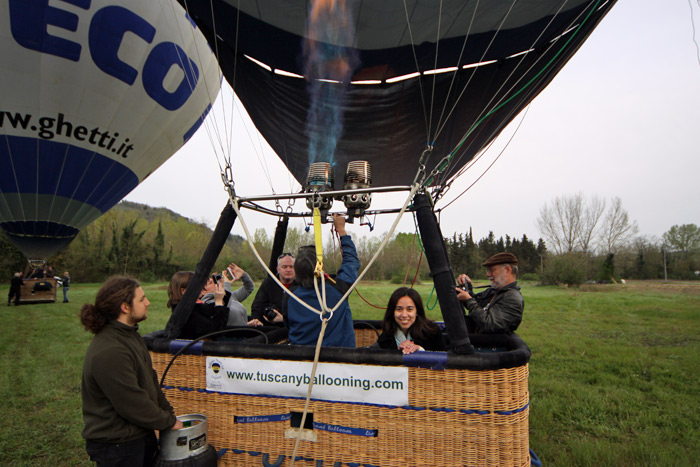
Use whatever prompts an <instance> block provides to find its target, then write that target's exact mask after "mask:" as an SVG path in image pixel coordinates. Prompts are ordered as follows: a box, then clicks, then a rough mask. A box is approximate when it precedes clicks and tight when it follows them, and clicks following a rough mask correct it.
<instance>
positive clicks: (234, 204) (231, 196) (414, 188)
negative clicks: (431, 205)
mask: <svg viewBox="0 0 700 467" xmlns="http://www.w3.org/2000/svg"><path fill="white" fill-rule="evenodd" d="M419 189H420V185H419V184H418V183H414V184H413V185H412V186H411V190H410V191H409V193H408V196H407V197H406V201H405V202H404V204H403V206H402V207H401V210H400V211H399V213H398V215H397V216H396V219H395V220H394V223H393V224H392V226H391V228H390V229H389V232H387V234H386V236H385V237H384V240H383V241H382V243H381V244H380V245H379V248H378V249H377V251H376V253H375V254H374V256H373V257H372V259H370V261H369V263H367V266H365V268H364V269H363V270H362V272H361V273H360V275H359V276H358V277H357V279H356V280H355V282H353V283H352V285H350V287H349V288H348V291H347V292H345V295H343V296H342V297H341V298H340V300H339V301H338V303H337V304H336V305H335V307H333V308H332V309H330V310H329V312H330V313H334V312H335V311H336V310H337V309H338V307H340V305H341V304H342V303H343V301H345V300H346V299H347V298H348V296H349V295H350V294H351V293H352V291H353V290H355V288H356V287H357V284H358V283H359V282H360V281H361V280H362V278H363V277H364V275H365V274H366V273H367V271H368V270H369V268H370V267H371V266H372V264H374V262H375V261H376V259H377V258H378V257H379V254H380V253H381V252H382V251H383V250H384V247H386V245H387V243H389V240H390V239H391V236H392V235H393V234H394V231H395V230H396V227H397V226H398V225H399V221H400V220H401V217H403V214H404V213H405V212H406V209H408V206H409V204H410V203H411V200H412V199H413V196H414V195H415V194H416V192H418V190H419ZM229 200H230V202H231V205H232V207H233V210H234V211H235V212H236V215H237V216H238V219H240V222H241V226H242V227H243V232H244V233H245V236H246V240H247V241H248V245H249V246H250V249H251V250H252V251H253V254H254V255H255V257H256V258H257V259H258V262H259V263H260V265H261V266H262V267H263V268H264V269H265V271H267V273H268V275H269V276H270V277H271V278H272V279H273V280H274V281H275V282H276V283H277V284H278V285H279V286H280V287H281V288H282V290H283V291H284V292H285V293H287V294H289V295H290V296H291V297H292V298H293V299H294V300H296V301H297V302H298V303H300V304H301V305H302V306H304V307H305V308H307V309H309V310H311V311H313V312H314V313H316V314H317V315H322V314H323V312H322V311H319V310H317V309H315V308H313V307H312V306H310V305H308V304H307V303H306V302H304V301H303V300H302V299H300V298H299V297H297V296H296V295H295V294H294V292H292V291H291V290H289V289H288V288H287V287H285V286H284V285H282V283H281V282H280V281H279V279H278V278H277V277H276V276H275V275H274V274H273V273H272V271H271V270H270V268H269V267H268V265H267V263H266V262H265V261H263V259H262V257H261V256H260V253H259V252H258V250H257V248H256V247H255V244H254V243H253V240H252V236H251V235H250V231H249V230H248V226H247V225H246V222H245V219H243V216H242V215H241V210H240V207H239V206H238V201H237V200H236V199H235V196H234V194H233V191H232V190H229ZM421 248H422V244H421Z"/></svg>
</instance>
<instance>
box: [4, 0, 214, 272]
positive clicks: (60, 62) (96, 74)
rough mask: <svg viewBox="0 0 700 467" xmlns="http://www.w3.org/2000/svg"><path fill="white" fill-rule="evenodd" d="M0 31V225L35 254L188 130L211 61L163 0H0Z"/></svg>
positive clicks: (147, 169)
mask: <svg viewBox="0 0 700 467" xmlns="http://www.w3.org/2000/svg"><path fill="white" fill-rule="evenodd" d="M0 30H1V31H2V32H0V34H1V35H2V40H1V41H0V42H1V44H0V84H1V90H0V93H1V95H2V99H0V167H2V172H1V173H0V225H1V226H2V228H3V230H4V231H5V232H7V234H8V235H9V237H10V239H12V241H13V242H14V243H15V245H17V247H18V248H19V249H20V250H21V251H22V252H23V253H24V255H25V256H27V257H28V258H30V259H32V258H34V259H41V258H45V257H47V256H50V255H52V254H54V253H56V252H58V251H60V250H61V249H62V248H64V247H65V246H67V245H68V244H69V243H70V241H71V240H72V239H73V238H75V236H76V235H77V234H78V232H79V231H80V229H81V228H83V227H85V226H86V225H88V224H89V223H90V222H92V221H93V220H95V219H97V218H98V217H99V216H100V215H101V214H103V213H104V212H106V211H107V210H108V209H110V208H111V207H112V206H114V205H115V204H116V203H117V202H119V201H120V200H121V199H122V198H123V197H124V196H126V195H127V194H128V193H129V192H130V191H131V190H133V189H134V188H135V187H136V186H137V185H138V184H139V183H141V182H142V181H143V180H144V179H145V178H146V177H148V175H149V174H150V173H151V172H152V171H153V170H155V169H156V168H157V167H158V166H160V165H161V164H162V163H163V162H165V160H167V159H168V157H170V156H171V155H172V154H173V153H175V152H176V151H177V150H178V148H180V147H181V146H182V145H183V144H184V143H185V142H186V141H187V140H188V139H189V138H190V137H191V136H192V134H193V133H194V132H195V131H196V130H197V128H198V127H199V125H200V124H201V122H202V119H203V118H204V116H205V115H206V114H207V112H208V110H209V108H210V106H211V102H213V101H214V99H215V98H216V94H217V93H218V89H219V81H220V78H219V68H218V65H217V61H216V58H215V56H214V54H213V52H212V51H211V49H210V48H209V46H208V44H207V42H206V40H205V39H204V37H203V36H202V34H201V33H200V32H199V30H198V29H197V27H196V25H195V24H194V23H193V22H192V21H191V20H190V19H189V18H188V17H187V15H186V13H185V11H184V10H183V9H182V7H181V6H180V5H179V4H177V3H175V2H174V1H171V0H157V1H156V0H154V1H148V2H143V1H139V0H127V1H99V0H98V1H95V0H93V1H79V2H58V3H54V2H51V3H49V2H47V1H41V0H37V1H19V0H1V1H0Z"/></svg>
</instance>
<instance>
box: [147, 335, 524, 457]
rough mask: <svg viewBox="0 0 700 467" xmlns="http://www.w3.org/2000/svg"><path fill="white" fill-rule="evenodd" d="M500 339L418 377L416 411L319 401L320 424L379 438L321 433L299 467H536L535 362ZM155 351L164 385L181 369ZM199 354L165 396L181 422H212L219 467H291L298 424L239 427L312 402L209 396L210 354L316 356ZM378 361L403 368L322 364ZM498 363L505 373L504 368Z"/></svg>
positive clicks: (412, 397) (389, 358)
mask: <svg viewBox="0 0 700 467" xmlns="http://www.w3.org/2000/svg"><path fill="white" fill-rule="evenodd" d="M357 335H358V342H363V343H366V342H370V343H371V341H372V339H373V337H372V336H374V339H375V340H376V333H375V332H374V331H373V330H371V329H357ZM497 337H498V342H489V341H488V340H486V341H483V338H482V337H481V336H476V340H479V339H480V338H481V339H482V342H480V343H477V342H475V343H474V344H475V346H476V345H477V344H480V345H481V347H482V348H483V349H484V350H485V351H484V352H478V353H476V354H474V355H469V356H459V355H453V354H442V355H439V356H440V357H441V358H442V360H443V361H444V362H445V363H446V364H445V365H444V366H445V367H446V368H445V369H430V368H420V367H411V368H409V370H408V372H409V391H408V397H409V404H408V406H404V407H397V406H388V405H380V404H364V403H343V402H329V401H321V400H313V399H312V400H311V403H310V408H309V413H310V414H313V415H312V417H313V421H314V422H316V423H321V424H328V425H331V426H341V427H352V428H355V429H361V430H365V432H366V433H373V434H374V435H373V436H357V435H351V434H345V433H339V432H332V431H324V430H316V429H314V430H313V433H314V434H315V435H316V441H314V442H311V441H301V442H300V445H299V448H298V451H297V460H296V461H295V465H299V466H319V465H371V466H401V467H404V466H406V465H410V466H430V467H434V466H461V465H473V466H486V465H504V466H526V465H529V464H530V457H529V440H528V413H529V410H528V404H529V394H528V365H527V361H528V360H529V354H530V353H529V349H527V346H526V345H525V344H524V343H523V342H522V340H520V338H519V337H517V336H515V335H514V336H497ZM472 340H474V339H472ZM149 345H150V346H151V348H156V349H158V350H161V351H154V352H152V358H153V364H154V367H155V369H156V371H157V372H158V374H159V375H161V374H162V372H163V371H164V369H165V367H166V366H167V365H168V364H169V363H170V361H171V359H172V355H171V354H170V353H167V352H163V351H162V349H164V348H165V345H169V344H166V343H163V342H161V343H160V344H158V343H156V344H155V345H154V343H153V342H150V343H149ZM504 346H505V347H504ZM193 349H194V351H195V352H197V353H201V354H200V355H182V356H179V357H178V358H177V359H175V361H174V362H173V364H172V366H171V367H170V369H169V370H168V374H167V376H166V380H165V382H164V391H165V394H166V396H167V398H168V400H169V401H170V403H171V404H172V405H173V406H174V407H175V410H176V413H178V414H183V413H202V414H205V415H206V416H207V418H208V421H209V442H210V444H212V445H213V446H215V448H216V449H217V450H219V451H220V452H222V451H223V452H224V453H223V455H222V457H221V458H220V465H246V466H247V465H251V466H252V465H256V466H260V465H278V466H288V465H290V458H291V455H292V453H293V450H294V443H295V441H296V440H295V439H290V438H285V430H287V429H288V428H290V423H291V421H290V420H288V419H287V420H284V421H274V422H266V423H236V420H240V419H241V418H240V417H266V416H270V415H279V414H290V413H293V412H297V413H301V412H303V408H304V400H303V399H300V398H290V397H279V396H251V395H241V394H224V393H216V392H210V391H207V389H206V354H210V355H212V354H213V355H217V356H224V355H226V354H231V355H232V356H239V357H240V356H248V357H250V356H255V358H272V359H276V360H283V361H284V360H286V359H288V360H290V361H291V360H295V361H299V360H302V361H304V360H306V361H309V360H312V359H311V358H308V356H310V355H312V354H311V353H309V350H311V351H312V350H313V349H308V348H302V347H300V346H289V345H260V344H228V345H223V346H222V345H221V344H220V343H216V342H207V343H204V344H199V348H195V347H193ZM271 352H272V353H271ZM421 353H422V352H421ZM275 354H276V355H275ZM425 354H426V356H427V355H428V354H433V355H435V354H437V353H433V352H425ZM256 355H257V356H256ZM414 355H415V354H414ZM374 357H376V360H378V362H377V363H378V364H380V365H382V366H387V365H388V364H391V363H392V362H393V363H394V364H396V363H398V364H399V365H401V364H403V362H404V359H403V357H402V356H401V355H400V353H399V352H397V351H385V350H374V349H371V350H370V349H359V348H358V349H332V348H324V349H322V353H321V361H324V362H336V363H340V362H342V361H343V360H345V361H346V363H343V364H344V365H347V364H348V363H347V361H348V359H349V360H351V361H354V362H355V363H357V362H358V359H359V360H360V361H361V363H362V364H363V365H368V364H369V365H371V364H373V362H372V360H373V359H375V358H374ZM445 357H446V358H445ZM362 360H364V361H362ZM498 363H501V364H503V365H502V366H504V368H497V366H498V365H497V364H498ZM413 364H415V362H414V363H413ZM419 364H420V363H419ZM430 365H432V366H435V365H434V364H432V363H430V364H425V365H421V366H430ZM438 366H440V365H438ZM319 461H321V462H319ZM338 463H340V464H338Z"/></svg>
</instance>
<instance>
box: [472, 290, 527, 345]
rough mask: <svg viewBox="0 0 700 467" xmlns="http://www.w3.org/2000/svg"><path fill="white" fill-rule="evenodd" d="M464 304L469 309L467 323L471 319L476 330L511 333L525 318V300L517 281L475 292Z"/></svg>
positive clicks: (484, 332) (490, 332)
mask: <svg viewBox="0 0 700 467" xmlns="http://www.w3.org/2000/svg"><path fill="white" fill-rule="evenodd" d="M464 306H465V307H466V308H467V309H468V310H469V316H467V323H468V324H469V322H470V321H471V324H472V325H473V326H474V328H475V329H474V331H475V332H477V333H480V334H496V333H511V332H513V331H515V330H516V329H518V326H520V322H521V321H522V319H523V309H524V308H525V300H524V299H523V296H522V294H521V293H520V287H519V286H518V282H517V281H515V282H511V283H510V284H508V285H506V286H504V287H501V288H500V289H494V288H488V289H486V290H484V291H483V292H480V293H478V294H475V295H474V296H473V297H472V298H470V299H469V300H467V301H466V303H465V304H464Z"/></svg>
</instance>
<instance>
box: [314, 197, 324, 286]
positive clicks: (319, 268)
mask: <svg viewBox="0 0 700 467" xmlns="http://www.w3.org/2000/svg"><path fill="white" fill-rule="evenodd" d="M314 240H315V242H316V271H315V272H316V273H317V274H321V273H322V272H323V232H321V211H320V210H319V209H318V208H314Z"/></svg>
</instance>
